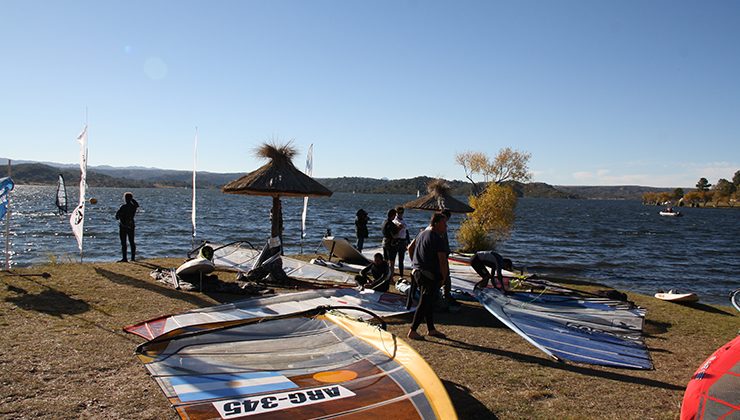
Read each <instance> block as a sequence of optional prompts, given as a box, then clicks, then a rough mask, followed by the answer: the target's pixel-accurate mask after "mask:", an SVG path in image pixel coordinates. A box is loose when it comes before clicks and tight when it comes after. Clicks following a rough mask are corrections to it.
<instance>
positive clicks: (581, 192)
mask: <svg viewBox="0 0 740 420" xmlns="http://www.w3.org/2000/svg"><path fill="white" fill-rule="evenodd" d="M2 160H5V159H0V162H1V161H2ZM14 162H19V163H17V164H14V165H13V179H14V180H15V182H16V183H17V184H19V185H23V184H32V185H55V184H56V182H57V176H58V175H59V174H62V176H64V177H65V179H66V180H67V184H68V185H76V184H77V183H79V179H80V172H79V169H78V168H77V166H78V165H71V164H53V163H49V162H45V163H41V162H32V161H14ZM244 174H246V172H243V173H216V172H206V171H203V172H198V173H197V177H196V182H197V187H198V188H220V187H222V186H223V185H224V184H226V183H228V182H229V181H232V180H234V179H236V178H238V177H240V176H242V175H244ZM432 179H434V178H432V177H428V176H418V177H414V178H403V179H378V178H367V177H337V178H316V180H317V181H319V182H320V183H322V184H323V185H324V186H326V187H327V188H329V189H330V190H332V191H334V192H355V193H368V194H417V192H418V193H419V194H422V195H423V194H426V192H427V191H426V185H427V184H428V183H429V181H431V180H432ZM87 182H88V185H89V186H92V187H120V188H178V187H180V188H190V187H191V185H192V172H191V171H184V170H174V169H159V168H144V167H125V168H117V167H113V166H109V165H101V166H90V167H88V174H87ZM447 183H448V184H449V186H450V192H451V193H452V194H453V195H457V196H465V195H469V194H470V193H471V190H472V185H471V183H470V182H468V181H460V180H447ZM506 184H507V185H510V186H511V187H512V188H513V190H514V191H515V193H516V194H517V196H519V197H537V198H564V199H630V200H639V199H641V198H642V194H644V193H645V192H660V191H672V188H658V187H647V186H640V185H618V186H559V185H550V184H547V183H544V182H531V183H526V184H524V183H520V182H513V181H508V182H506Z"/></svg>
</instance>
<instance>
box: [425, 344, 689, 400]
mask: <svg viewBox="0 0 740 420" xmlns="http://www.w3.org/2000/svg"><path fill="white" fill-rule="evenodd" d="M435 343H437V344H440V345H443V346H449V347H453V348H460V349H464V350H472V351H477V352H481V353H489V354H495V355H497V356H502V357H508V358H511V359H514V360H516V361H519V362H522V363H530V364H537V365H541V366H545V367H550V368H554V369H560V370H566V371H569V372H573V373H577V374H580V375H587V376H592V377H599V378H604V379H609V380H613V381H619V382H626V383H632V384H638V385H645V386H650V387H653V388H662V389H668V390H672V391H681V390H684V389H685V388H686V387H685V386H679V385H673V384H669V383H667V382H662V381H656V380H654V379H648V378H642V377H639V376H630V375H627V374H623V373H617V372H608V371H603V370H598V369H594V368H589V367H584V366H576V365H569V364H566V363H564V362H557V361H554V360H550V359H545V358H542V357H535V356H530V355H528V354H522V353H516V352H512V351H507V350H499V349H493V348H489V347H482V346H478V345H476V344H469V343H466V342H464V341H458V340H453V339H450V338H448V339H446V340H444V341H435Z"/></svg>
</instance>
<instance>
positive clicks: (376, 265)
mask: <svg viewBox="0 0 740 420" xmlns="http://www.w3.org/2000/svg"><path fill="white" fill-rule="evenodd" d="M390 271H391V266H390V264H388V261H386V260H384V259H383V254H381V253H380V252H378V253H376V254H375V255H374V256H373V262H372V263H370V264H369V265H368V266H367V267H365V268H363V269H362V271H360V274H358V275H356V276H355V281H357V284H359V285H360V286H361V287H362V288H363V289H373V290H375V291H378V292H387V291H388V287H389V286H390V277H391V275H390V274H391V273H390Z"/></svg>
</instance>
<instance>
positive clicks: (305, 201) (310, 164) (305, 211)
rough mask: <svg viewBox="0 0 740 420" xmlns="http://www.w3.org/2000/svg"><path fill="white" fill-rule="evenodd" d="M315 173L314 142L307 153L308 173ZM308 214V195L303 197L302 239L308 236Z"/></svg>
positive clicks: (309, 174)
mask: <svg viewBox="0 0 740 420" xmlns="http://www.w3.org/2000/svg"><path fill="white" fill-rule="evenodd" d="M312 173H313V143H311V145H310V146H308V154H307V155H306V175H308V176H311V174H312ZM307 214H308V197H303V214H301V239H303V238H305V237H306V215H307Z"/></svg>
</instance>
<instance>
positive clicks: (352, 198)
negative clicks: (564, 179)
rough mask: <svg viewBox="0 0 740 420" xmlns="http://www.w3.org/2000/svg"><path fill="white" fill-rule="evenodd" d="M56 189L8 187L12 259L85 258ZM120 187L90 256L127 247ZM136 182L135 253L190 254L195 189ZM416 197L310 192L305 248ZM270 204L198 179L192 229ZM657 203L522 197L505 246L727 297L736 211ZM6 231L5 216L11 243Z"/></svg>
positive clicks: (91, 237)
mask: <svg viewBox="0 0 740 420" xmlns="http://www.w3.org/2000/svg"><path fill="white" fill-rule="evenodd" d="M54 191H55V189H54V188H53V187H46V186H24V185H19V186H16V189H15V190H14V191H13V192H12V197H11V200H12V201H11V210H12V219H11V225H10V232H11V233H10V243H11V251H12V255H11V264H12V265H13V266H28V265H30V264H34V263H44V262H50V261H65V262H66V261H79V251H78V250H77V242H76V241H75V239H74V237H73V236H72V231H71V228H70V226H69V220H68V219H69V216H68V215H59V214H58V213H57V212H56V207H55V205H54ZM124 192H125V190H123V189H118V188H96V189H90V190H89V191H88V197H95V198H96V199H97V200H98V202H97V204H94V205H91V204H88V205H87V208H86V210H87V215H86V218H85V236H84V242H83V249H84V255H83V258H84V261H116V260H118V259H119V258H120V245H119V240H118V225H117V223H116V220H115V219H114V214H115V212H116V210H117V209H118V207H119V206H120V205H121V204H122V196H123V193H124ZM132 192H133V193H134V196H135V198H136V199H137V201H138V202H139V204H140V205H141V207H140V209H139V213H138V215H137V217H136V224H137V227H136V242H137V248H138V250H137V254H138V256H139V257H141V258H149V257H183V258H184V257H185V254H186V253H187V251H188V250H190V247H191V222H190V218H191V214H190V212H191V209H190V200H191V194H192V193H191V191H190V190H188V189H177V188H173V189H134V190H132ZM76 194H77V191H76V189H73V190H71V191H70V203H75V202H76V201H77V198H76ZM414 198H416V197H415V196H409V195H377V194H347V193H336V194H334V196H332V197H330V198H314V199H311V200H309V208H308V222H307V225H308V226H307V236H306V238H305V239H304V240H303V245H302V249H303V252H305V253H314V252H316V250H317V249H318V246H319V244H320V241H321V238H322V236H323V235H324V233H325V232H326V230H327V229H331V231H332V233H333V234H334V235H337V236H343V237H348V238H350V240H351V241H352V242H354V215H355V212H356V211H357V209H358V208H361V207H362V208H364V209H365V210H366V211H368V213H369V214H370V217H371V221H370V225H369V230H370V238H369V239H368V240H367V241H366V245H365V247H366V248H371V247H377V246H379V245H380V238H381V234H380V225H381V223H382V221H383V219H384V218H385V214H386V212H387V210H388V209H389V208H390V207H392V206H396V205H399V204H403V203H405V202H407V201H410V200H412V199H414ZM302 206H303V200H302V199H296V198H285V199H283V212H284V214H283V218H284V224H285V233H284V235H283V240H284V242H285V246H286V253H300V252H301V240H300V223H301V222H300V220H301V211H302V208H303V207H302ZM71 207H73V206H71ZM270 207H271V199H270V198H266V197H252V196H239V195H229V194H223V193H221V192H220V191H218V190H201V191H199V192H198V208H197V235H196V240H197V242H199V241H201V240H206V239H207V240H209V241H213V242H231V241H234V240H248V241H250V242H251V243H252V244H253V245H255V246H257V247H259V246H262V244H264V242H265V241H266V240H267V237H268V236H269V232H270V223H269V209H270ZM658 210H659V208H658V207H652V206H643V205H641V204H640V203H639V202H637V201H621V200H559V199H520V200H519V203H518V206H517V211H516V215H517V217H516V222H515V225H514V230H513V232H512V235H511V238H510V239H509V240H507V241H506V242H505V243H503V244H501V245H500V247H499V250H498V251H499V252H501V253H502V254H504V255H505V256H507V257H510V258H511V259H512V260H513V261H514V264H515V266H524V267H526V268H527V270H528V271H530V272H536V273H540V274H549V275H551V276H560V277H578V278H586V279H590V280H594V281H599V282H601V283H604V284H608V285H610V286H613V287H616V288H619V289H621V290H625V291H627V292H629V291H636V292H640V293H645V294H653V293H655V292H656V291H657V290H658V289H669V288H678V289H682V290H690V291H694V292H697V293H699V294H700V296H701V299H702V302H706V303H720V304H724V305H727V304H729V303H728V302H729V301H728V297H727V295H728V293H729V292H730V291H731V290H733V289H735V288H738V287H740V259H739V258H738V257H739V256H740V211H737V210H735V209H694V208H682V209H681V211H682V212H683V213H684V215H685V216H684V217H680V218H674V217H661V216H659V215H658ZM429 216H430V213H429V212H425V211H420V210H408V211H407V212H406V221H407V223H408V224H409V226H410V227H411V230H412V232H415V231H417V230H418V229H421V228H423V227H424V226H426V224H427V223H428V220H429ZM462 217H463V216H461V215H453V217H452V220H451V223H450V229H456V228H457V226H458V224H459V223H460V221H461V220H462ZM4 235H5V226H4V223H2V228H1V229H0V237H1V238H2V245H3V246H4V243H5V237H4ZM453 236H454V235H451V239H452V237H453ZM452 245H453V246H454V245H455V244H454V240H453V244H452ZM0 249H2V248H1V247H0ZM322 252H323V250H322Z"/></svg>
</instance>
